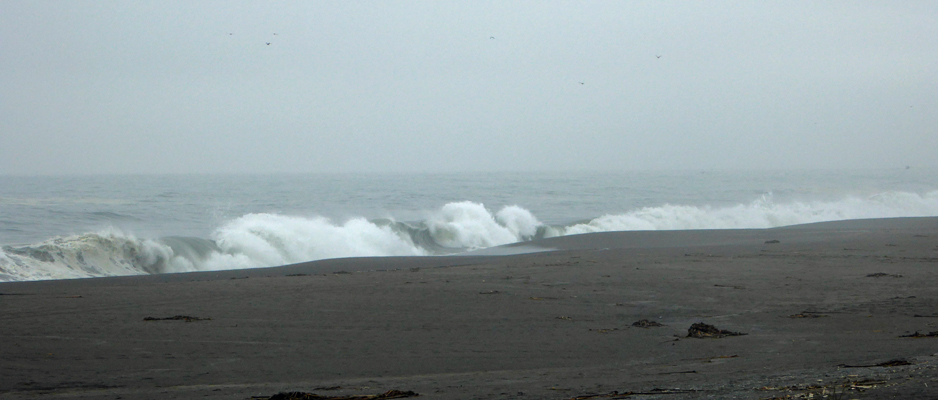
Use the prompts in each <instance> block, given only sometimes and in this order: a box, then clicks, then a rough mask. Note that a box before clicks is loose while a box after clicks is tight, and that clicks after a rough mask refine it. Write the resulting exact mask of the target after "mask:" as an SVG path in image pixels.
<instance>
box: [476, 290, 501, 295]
mask: <svg viewBox="0 0 938 400" xmlns="http://www.w3.org/2000/svg"><path fill="white" fill-rule="evenodd" d="M498 293H499V292H498V291H497V290H489V291H485V292H479V294H498Z"/></svg>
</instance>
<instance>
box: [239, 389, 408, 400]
mask: <svg viewBox="0 0 938 400" xmlns="http://www.w3.org/2000/svg"><path fill="white" fill-rule="evenodd" d="M417 396H420V395H419V394H417V393H414V392H412V391H409V390H408V391H406V392H404V391H400V390H389V391H387V392H384V393H381V394H371V395H357V396H320V395H318V394H316V393H304V392H281V393H277V394H275V395H273V396H270V397H252V398H251V399H252V400H379V399H402V398H405V397H417Z"/></svg>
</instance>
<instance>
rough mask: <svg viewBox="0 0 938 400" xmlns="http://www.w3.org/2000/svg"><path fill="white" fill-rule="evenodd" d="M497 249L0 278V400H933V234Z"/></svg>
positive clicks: (862, 228) (701, 236)
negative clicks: (381, 399) (381, 398)
mask: <svg viewBox="0 0 938 400" xmlns="http://www.w3.org/2000/svg"><path fill="white" fill-rule="evenodd" d="M515 247H517V248H515ZM544 249H552V251H540V252H532V251H537V250H544ZM504 252H505V254H508V255H501V256H497V255H496V256H493V255H481V254H480V255H469V256H450V257H420V258H417V257H393V258H358V259H338V260H326V261H319V262H311V263H302V264H296V265H290V266H284V267H277V268H267V269H256V270H240V271H222V272H205V273H190V274H173V275H155V276H137V277H117V278H99V279H83V280H68V281H44V282H19V283H0V399H21V398H22V399H33V398H68V399H118V398H123V399H177V398H192V399H194V398H200V399H250V398H268V397H270V396H272V395H274V394H277V393H279V392H287V391H301V392H311V393H317V394H319V395H324V396H349V395H357V396H360V395H374V394H379V393H384V392H387V391H388V390H392V389H397V390H403V391H413V392H416V393H418V394H419V395H420V397H423V398H439V399H473V398H478V399H573V398H638V399H652V398H661V399H694V398H715V399H728V398H745V399H771V398H809V396H811V395H813V396H814V398H818V397H817V396H818V395H820V394H822V393H827V394H830V393H831V391H832V390H835V391H837V393H841V392H842V391H844V390H847V393H848V394H849V396H846V397H844V398H861V399H879V398H903V399H909V398H938V370H936V368H938V337H922V338H913V337H902V336H904V335H912V334H914V333H915V332H918V333H920V334H928V333H931V332H936V331H938V285H936V283H938V218H903V219H886V220H864V221H844V222H831V223H821V224H811V225H801V226H796V227H786V228H776V229H767V230H707V231H666V232H660V231H659V232H616V233H602V234H589V235H578V236H570V237H563V238H553V239H547V240H542V241H538V242H534V243H525V244H524V245H519V246H508V247H507V248H506V249H504ZM512 253H522V254H512ZM176 316H186V317H190V318H188V319H186V318H178V319H172V318H173V317H176ZM147 318H150V319H149V320H148V319H147ZM167 318H169V319H167ZM639 320H649V321H653V322H656V323H659V324H661V325H663V326H657V327H646V328H642V327H635V326H633V325H632V324H633V323H634V322H636V321H639ZM698 322H703V323H706V324H709V325H713V326H715V327H716V328H719V329H723V330H728V331H734V332H740V333H745V335H741V336H728V337H722V338H689V337H687V335H688V328H689V327H690V326H691V325H692V324H694V323H698ZM936 336H938V334H936ZM896 360H900V361H898V362H897V361H896ZM890 361H893V362H892V363H887V362H890ZM878 364H880V365H878ZM900 364H904V365H900ZM845 387H846V389H845ZM628 393H632V394H631V395H628V396H626V394H628ZM588 396H593V397H588ZM785 396H789V397H785ZM799 396H800V397H799Z"/></svg>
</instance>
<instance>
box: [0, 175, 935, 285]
mask: <svg viewBox="0 0 938 400" xmlns="http://www.w3.org/2000/svg"><path fill="white" fill-rule="evenodd" d="M935 215H938V191H932V192H929V193H926V194H924V195H920V194H916V193H909V192H886V193H880V194H877V195H874V196H871V197H867V198H859V197H846V198H843V199H841V200H838V201H827V202H821V201H817V202H789V203H782V204H777V203H775V202H774V201H773V199H772V196H771V195H764V196H762V197H761V198H759V199H756V200H754V201H752V202H750V203H748V204H738V205H735V206H731V207H718V208H713V207H707V206H687V205H671V204H664V205H660V206H656V207H646V208H641V209H636V210H633V211H630V212H626V213H622V214H610V215H603V216H600V217H597V218H594V219H592V220H589V221H583V222H581V223H575V224H571V225H566V226H549V225H545V224H542V223H541V222H540V221H538V219H537V218H536V217H535V216H534V215H533V214H532V213H531V212H530V211H528V210H526V209H524V208H522V207H519V206H507V207H504V208H502V209H500V210H498V211H497V212H492V210H489V209H487V208H486V207H485V206H484V205H482V204H479V203H473V202H469V201H463V202H456V203H449V204H446V205H444V206H443V207H441V208H440V209H438V210H435V211H433V212H429V213H428V214H427V215H426V217H425V218H424V219H422V220H420V221H415V222H399V221H395V220H393V219H380V220H367V219H364V218H353V219H349V220H347V221H345V222H342V223H336V222H333V221H331V220H329V219H327V218H322V217H314V218H306V217H297V216H288V215H280V214H247V215H243V216H241V217H238V218H235V219H233V220H230V221H228V222H227V223H225V224H223V225H222V226H220V227H218V228H217V229H216V230H215V231H214V232H213V233H212V235H211V237H210V238H208V239H203V238H192V237H164V238H159V239H140V238H137V237H135V236H134V235H132V234H129V233H126V232H122V231H120V230H117V229H108V230H105V231H102V232H95V233H86V234H82V235H77V236H68V237H57V238H53V239H50V240H47V241H44V242H42V243H38V244H32V245H26V246H5V247H3V249H2V252H0V280H3V281H19V280H41V279H71V278H88V277H99V276H116V275H139V274H157V273H174V272H187V271H207V270H226V269H240V268H254V267H270V266H277V265H285V264H291V263H298V262H304V261H311V260H321V259H328V258H339V257H370V256H423V255H441V254H452V253H458V252H462V251H466V250H474V249H480V248H486V247H492V246H499V245H503V244H509V243H515V242H521V241H528V240H533V239H538V238H544V237H552V236H563V235H572V234H580V233H589V232H607V231H626V230H675V229H678V230H680V229H732V228H770V227H777V226H786V225H795V224H802V223H810V222H821V221H835V220H847V219H862V218H889V217H917V216H935Z"/></svg>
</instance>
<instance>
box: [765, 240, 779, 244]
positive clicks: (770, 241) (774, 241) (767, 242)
mask: <svg viewBox="0 0 938 400" xmlns="http://www.w3.org/2000/svg"><path fill="white" fill-rule="evenodd" d="M775 243H781V242H780V241H778V240H775V239H772V240H766V241H765V244H775Z"/></svg>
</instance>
